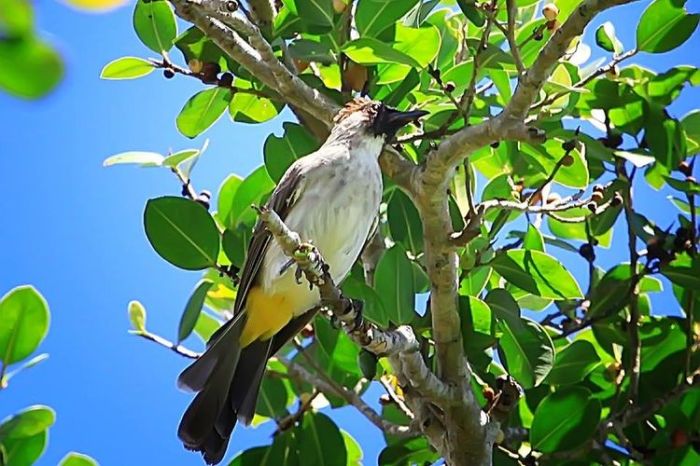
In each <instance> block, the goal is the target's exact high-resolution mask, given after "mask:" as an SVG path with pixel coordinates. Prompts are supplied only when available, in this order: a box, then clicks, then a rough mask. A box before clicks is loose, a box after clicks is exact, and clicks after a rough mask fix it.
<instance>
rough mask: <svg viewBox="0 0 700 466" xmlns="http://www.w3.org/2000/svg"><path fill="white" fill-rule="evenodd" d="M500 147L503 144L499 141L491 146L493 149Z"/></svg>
mask: <svg viewBox="0 0 700 466" xmlns="http://www.w3.org/2000/svg"><path fill="white" fill-rule="evenodd" d="M500 145H501V143H500V142H499V141H496V142H494V143H492V144H491V147H493V148H494V149H498V146H500Z"/></svg>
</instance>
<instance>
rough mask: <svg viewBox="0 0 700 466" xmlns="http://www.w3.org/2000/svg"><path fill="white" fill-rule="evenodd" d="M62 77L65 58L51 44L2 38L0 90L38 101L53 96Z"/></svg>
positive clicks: (37, 40)
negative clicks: (62, 58)
mask: <svg viewBox="0 0 700 466" xmlns="http://www.w3.org/2000/svg"><path fill="white" fill-rule="evenodd" d="M3 7H4V5H3ZM62 77H63V62H62V60H61V57H60V56H59V55H58V53H57V52H56V51H55V50H54V49H53V48H52V47H51V46H49V45H48V44H46V43H44V42H43V41H41V40H39V39H37V38H35V37H33V36H26V37H23V38H3V37H1V36H0V89H4V90H5V91H7V92H9V93H10V94H12V95H15V96H18V97H22V98H25V99H37V98H39V97H42V96H44V95H46V94H48V93H49V92H51V91H52V90H53V89H54V88H55V87H56V86H57V85H58V83H59V82H60V81H61V78H62Z"/></svg>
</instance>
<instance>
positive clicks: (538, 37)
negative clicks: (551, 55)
mask: <svg viewBox="0 0 700 466" xmlns="http://www.w3.org/2000/svg"><path fill="white" fill-rule="evenodd" d="M532 38H533V39H535V40H536V41H538V42H539V41H541V40H542V39H544V34H542V31H537V32H535V34H534V35H533V36H532Z"/></svg>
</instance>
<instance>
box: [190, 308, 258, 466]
mask: <svg viewBox="0 0 700 466" xmlns="http://www.w3.org/2000/svg"><path fill="white" fill-rule="evenodd" d="M244 322H245V319H237V320H232V321H230V322H228V323H227V324H225V326H226V327H227V328H222V329H221V331H219V332H217V334H216V335H215V336H213V337H212V339H211V340H210V344H209V345H208V348H207V350H206V351H205V353H204V354H203V355H202V356H201V357H200V358H199V359H198V360H197V361H195V362H194V363H193V364H192V365H190V366H189V367H188V368H187V369H185V370H184V371H183V372H182V373H181V374H180V377H179V378H178V385H179V386H181V387H184V388H187V389H190V390H192V391H196V392H198V393H197V396H195V398H194V400H193V401H192V403H191V404H190V406H189V407H188V408H187V410H186V411H185V414H184V415H183V416H182V421H180V426H179V428H178V436H179V437H180V440H182V442H183V443H184V445H185V447H186V448H188V449H190V450H195V451H200V452H202V455H203V456H204V460H205V461H206V462H207V463H208V464H217V463H219V462H220V461H221V460H222V459H223V456H224V454H225V453H226V447H227V446H228V442H229V438H230V437H231V433H232V431H233V428H234V427H235V425H236V422H237V420H238V419H241V420H242V421H243V422H245V423H246V424H248V423H250V421H251V419H252V417H253V414H254V412H255V404H256V401H257V398H258V390H259V389H260V383H261V381H262V377H263V374H264V372H265V366H266V363H267V359H268V357H269V352H270V345H271V340H267V341H260V340H258V341H255V342H253V343H252V344H250V345H248V346H246V347H245V348H242V349H241V347H240V344H239V340H240V335H241V331H242V328H243V325H244Z"/></svg>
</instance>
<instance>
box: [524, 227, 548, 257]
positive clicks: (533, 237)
mask: <svg viewBox="0 0 700 466" xmlns="http://www.w3.org/2000/svg"><path fill="white" fill-rule="evenodd" d="M523 248H524V249H531V250H534V251H542V252H544V238H542V233H540V231H539V230H538V229H537V228H535V226H534V225H533V224H529V225H528V227H527V233H525V236H524V237H523Z"/></svg>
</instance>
